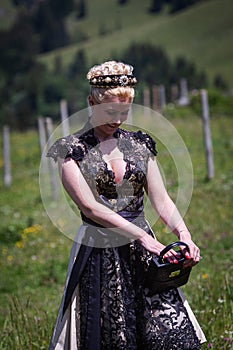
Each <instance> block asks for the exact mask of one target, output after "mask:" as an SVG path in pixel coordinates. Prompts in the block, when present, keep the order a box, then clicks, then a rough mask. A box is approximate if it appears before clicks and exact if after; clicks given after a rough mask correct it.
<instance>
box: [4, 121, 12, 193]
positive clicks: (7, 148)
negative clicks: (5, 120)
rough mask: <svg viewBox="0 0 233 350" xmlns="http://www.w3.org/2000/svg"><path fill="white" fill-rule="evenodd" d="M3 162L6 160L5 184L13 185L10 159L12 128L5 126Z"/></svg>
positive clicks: (7, 185)
mask: <svg viewBox="0 0 233 350" xmlns="http://www.w3.org/2000/svg"><path fill="white" fill-rule="evenodd" d="M3 162H4V185H5V186H6V187H10V186H11V161H10V128H9V126H8V125H5V126H4V127H3Z"/></svg>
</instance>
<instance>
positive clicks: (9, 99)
mask: <svg viewBox="0 0 233 350" xmlns="http://www.w3.org/2000/svg"><path fill="white" fill-rule="evenodd" d="M223 1H224V3H225V6H224V5H221V4H222V1H219V0H212V1H211V0H209V1H205V2H202V1H194V0H192V1H187V0H185V1H184V0H173V1H171V0H170V1H169V0H164V1H162V0H161V2H160V5H161V8H160V9H159V10H156V11H154V10H152V8H153V6H154V4H155V3H154V2H153V1H147V2H143V3H142V2H140V1H134V2H131V1H123V2H121V1H119V2H117V1H116V2H114V3H113V2H109V1H106V0H101V1H92V2H91V3H88V2H87V1H85V0H82V1H81V0H69V1H65V2H64V1H60V0H59V1H54V0H46V1H37V0H25V1H17V0H14V1H12V2H10V1H9V0H4V1H3V3H2V5H1V7H0V10H1V9H2V11H3V12H2V22H1V26H2V28H4V29H2V30H1V31H0V50H1V56H0V77H1V78H0V125H3V124H5V123H7V124H10V126H11V127H14V128H17V129H20V130H22V129H25V128H30V127H35V126H36V124H37V117H38V115H44V116H50V117H52V118H53V119H54V120H57V119H58V118H59V101H60V100H61V98H66V99H67V100H68V104H69V106H70V107H69V108H70V111H69V112H70V113H73V112H74V111H76V110H77V109H82V108H85V107H86V94H87V93H88V90H87V89H88V86H87V85H88V84H87V83H85V74H86V72H87V69H88V67H89V66H90V65H92V64H96V63H98V62H99V61H100V60H101V59H113V58H114V59H119V60H126V61H128V62H129V63H131V64H133V65H134V66H135V73H136V75H137V76H138V78H139V80H140V83H141V84H140V86H141V88H143V87H144V86H145V85H147V86H150V87H151V86H152V85H155V84H163V85H165V87H166V89H167V98H168V100H169V96H170V86H171V84H172V83H177V84H179V80H180V78H182V77H185V78H186V79H187V80H188V85H189V88H190V89H193V88H195V89H198V88H203V87H205V88H206V87H215V88H217V89H219V91H220V93H222V92H225V91H228V90H229V88H230V87H231V86H232V82H233V76H232V75H231V71H232V70H230V68H227V67H229V60H230V55H231V54H232V53H231V51H230V50H231V47H232V45H230V44H229V43H230V41H231V37H232V35H233V28H232V21H231V18H232V16H230V14H231V13H232V11H233V6H232V2H231V1H230V2H229V0H223ZM219 6H220V7H221V11H224V13H222V16H219V9H220V7H219ZM4 11H6V14H5V16H4ZM207 14H208V17H206V15H207ZM220 17H221V18H220ZM9 18H11V20H10V21H9V20H8V19H9ZM207 18H208V19H207ZM223 18H224V23H222V22H219V21H220V19H221V21H222V20H223ZM197 22H198V26H197ZM6 23H8V24H6ZM187 23H188V25H187ZM168 33H170V34H169V35H168ZM216 36H217V38H218V45H215V43H214V42H213V38H214V37H216ZM203 45H204V46H203ZM222 45H224V50H225V51H223V47H222ZM213 46H214V54H213V51H212V50H213ZM203 48H205V49H204V50H203ZM200 50H201V52H200ZM219 52H221V60H220V59H219V57H218V55H219ZM223 52H225V54H223ZM197 55H198V59H197ZM206 57H209V58H210V57H211V60H209V61H208V64H206ZM203 59H204V60H203ZM211 67H212V68H211ZM231 67H232V61H231ZM226 69H228V70H227V72H226ZM137 96H138V97H137V101H136V102H137V103H142V92H141V91H139V94H138V95H137Z"/></svg>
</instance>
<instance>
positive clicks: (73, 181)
mask: <svg viewBox="0 0 233 350" xmlns="http://www.w3.org/2000/svg"><path fill="white" fill-rule="evenodd" d="M58 164H59V171H60V176H61V180H62V184H63V186H64V188H65V190H66V191H67V193H68V194H69V196H70V197H71V199H72V200H73V201H74V203H75V204H76V205H77V206H78V208H79V209H80V210H81V212H82V213H83V214H84V215H85V216H86V217H87V218H90V219H91V220H93V221H94V222H96V223H98V224H100V225H102V226H104V227H106V228H109V229H111V230H113V231H114V232H116V233H118V234H121V235H125V236H127V237H129V238H130V239H135V240H139V242H140V243H141V244H142V245H143V246H144V247H145V248H146V249H147V250H149V251H150V252H152V253H155V254H159V253H160V251H161V250H162V249H163V248H164V245H163V244H161V243H160V242H158V241H157V240H156V239H154V238H153V237H151V236H150V235H149V234H148V233H147V232H145V231H144V230H142V229H141V228H139V227H138V226H136V225H134V224H133V223H131V222H129V221H127V220H126V219H124V218H122V217H121V216H120V215H119V214H117V213H115V212H114V211H112V210H111V209H109V208H108V207H106V206H104V205H103V204H101V203H99V202H97V201H96V199H95V197H94V195H93V193H92V191H91V189H90V187H89V186H88V184H87V182H86V180H85V178H84V176H83V175H82V173H81V171H80V169H79V167H78V166H77V163H76V162H75V161H74V160H73V159H71V158H67V159H65V160H63V159H59V160H58Z"/></svg>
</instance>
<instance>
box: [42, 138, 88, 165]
mask: <svg viewBox="0 0 233 350" xmlns="http://www.w3.org/2000/svg"><path fill="white" fill-rule="evenodd" d="M84 155H85V147H84V145H83V144H82V143H81V142H80V141H79V139H77V138H75V137H74V136H73V135H71V136H68V137H64V138H61V139H58V140H57V141H56V142H55V143H54V144H53V145H52V146H51V147H50V149H49V150H48V152H47V155H46V156H47V157H51V158H53V159H54V161H55V162H56V161H57V159H58V158H63V159H65V158H69V157H70V158H72V159H74V160H75V161H81V160H82V159H83V157H84Z"/></svg>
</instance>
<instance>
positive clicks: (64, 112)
mask: <svg viewBox="0 0 233 350" xmlns="http://www.w3.org/2000/svg"><path fill="white" fill-rule="evenodd" d="M60 112H61V121H62V125H61V126H62V135H63V136H67V135H69V133H70V126H69V119H68V107H67V102H66V100H61V102H60Z"/></svg>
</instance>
